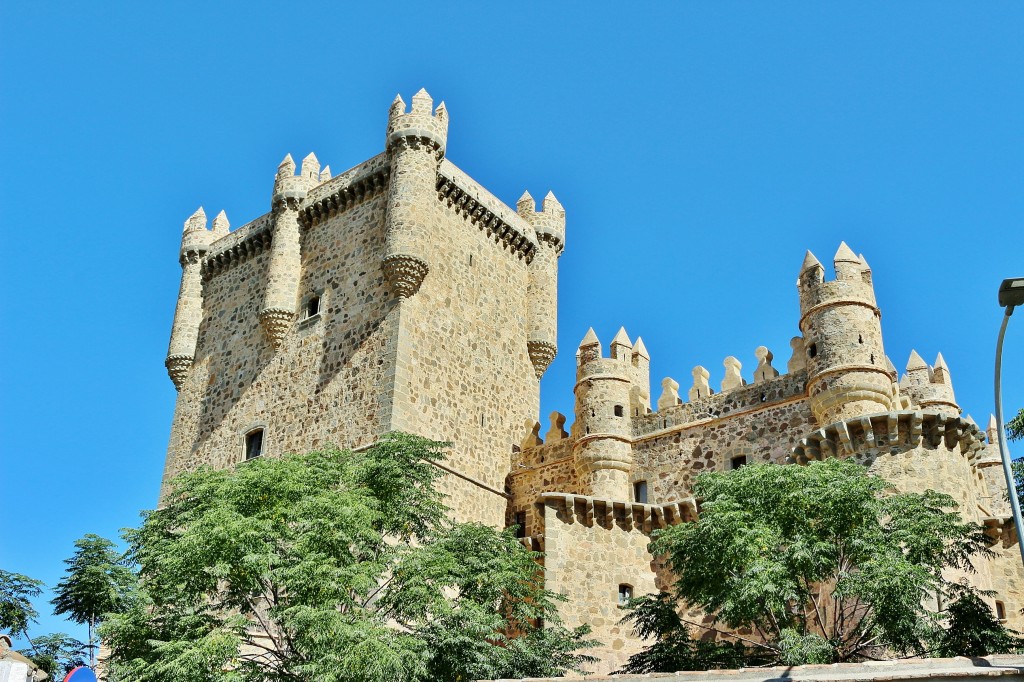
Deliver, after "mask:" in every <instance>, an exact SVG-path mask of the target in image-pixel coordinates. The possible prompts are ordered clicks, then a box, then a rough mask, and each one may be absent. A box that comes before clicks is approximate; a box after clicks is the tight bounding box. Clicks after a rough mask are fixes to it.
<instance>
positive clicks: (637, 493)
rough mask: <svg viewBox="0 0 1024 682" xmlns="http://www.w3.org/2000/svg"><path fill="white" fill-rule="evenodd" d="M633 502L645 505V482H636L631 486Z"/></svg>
mask: <svg viewBox="0 0 1024 682" xmlns="http://www.w3.org/2000/svg"><path fill="white" fill-rule="evenodd" d="M633 500H634V501H635V502H639V503H640V504H647V481H637V482H636V483H634V484H633Z"/></svg>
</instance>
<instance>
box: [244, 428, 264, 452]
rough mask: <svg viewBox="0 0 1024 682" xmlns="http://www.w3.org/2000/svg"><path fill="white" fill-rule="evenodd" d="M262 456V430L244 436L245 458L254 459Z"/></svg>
mask: <svg viewBox="0 0 1024 682" xmlns="http://www.w3.org/2000/svg"><path fill="white" fill-rule="evenodd" d="M262 454H263V429H256V430H254V431H250V432H249V433H247V434H245V458H246V459H254V458H256V457H259V456H260V455H262Z"/></svg>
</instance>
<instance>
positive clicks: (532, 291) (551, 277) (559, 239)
mask: <svg viewBox="0 0 1024 682" xmlns="http://www.w3.org/2000/svg"><path fill="white" fill-rule="evenodd" d="M516 212H517V213H518V214H519V216H520V217H521V218H522V219H523V220H525V221H526V222H527V223H528V224H529V225H530V227H532V228H533V229H534V232H535V234H536V235H537V244H538V248H537V252H536V253H535V255H534V257H533V260H532V261H531V262H530V283H529V288H528V292H527V295H528V298H529V301H530V305H529V308H528V309H527V341H526V350H527V353H528V354H529V356H530V361H531V362H532V363H533V368H534V371H535V372H536V374H537V378H538V379H540V378H541V377H542V376H543V375H544V372H545V371H546V370H547V368H548V365H550V364H551V362H552V360H554V359H555V355H556V354H557V353H558V346H557V333H558V258H559V256H561V255H562V249H563V248H564V247H565V209H563V208H562V204H560V203H559V202H558V199H556V198H555V195H554V194H553V193H552V192H548V194H547V196H546V197H544V203H543V207H542V210H540V211H538V210H537V207H536V205H535V204H534V201H533V197H532V196H530V193H529V192H523V196H521V197H519V201H517V202H516Z"/></svg>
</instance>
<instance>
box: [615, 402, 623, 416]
mask: <svg viewBox="0 0 1024 682" xmlns="http://www.w3.org/2000/svg"><path fill="white" fill-rule="evenodd" d="M615 416H616V417H621V416H622V405H616V406H615Z"/></svg>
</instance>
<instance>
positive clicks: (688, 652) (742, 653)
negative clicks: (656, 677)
mask: <svg viewBox="0 0 1024 682" xmlns="http://www.w3.org/2000/svg"><path fill="white" fill-rule="evenodd" d="M627 609H628V612H627V614H626V616H625V617H624V618H623V619H622V621H620V623H621V624H627V623H632V625H633V632H634V633H635V634H636V635H637V636H638V637H640V638H642V639H654V643H653V644H651V645H650V646H649V647H647V648H646V649H644V650H643V651H640V652H638V653H636V654H634V655H633V656H630V658H629V661H628V662H627V663H626V665H625V666H624V667H623V669H622V670H620V671H619V673H620V674H634V675H635V674H646V673H659V672H676V671H679V670H711V669H715V668H739V667H742V666H743V665H745V664H748V663H752V662H756V661H755V660H754V659H756V657H757V652H756V651H751V650H750V649H748V648H747V647H745V646H744V645H743V644H742V643H741V642H716V641H704V640H699V639H696V640H695V639H693V638H692V636H691V628H690V625H688V624H687V623H685V622H684V621H683V619H682V618H680V616H679V611H678V608H677V604H676V600H675V598H674V597H673V596H672V595H671V594H669V593H668V592H659V593H658V594H647V595H644V596H642V597H636V598H634V599H632V600H630V602H629V604H627Z"/></svg>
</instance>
